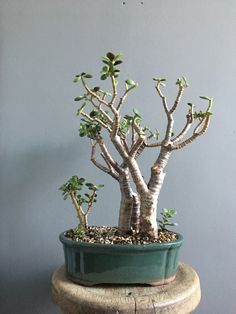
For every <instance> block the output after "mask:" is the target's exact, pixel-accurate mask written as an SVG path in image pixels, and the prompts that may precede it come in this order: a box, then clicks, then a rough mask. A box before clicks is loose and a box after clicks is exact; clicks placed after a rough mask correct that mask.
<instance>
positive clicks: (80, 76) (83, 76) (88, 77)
mask: <svg viewBox="0 0 236 314" xmlns="http://www.w3.org/2000/svg"><path fill="white" fill-rule="evenodd" d="M92 77H93V76H92V75H91V74H88V73H85V72H82V73H81V74H77V75H76V76H75V78H74V80H73V82H74V83H78V82H79V81H80V80H81V79H82V78H87V79H90V78H92Z"/></svg>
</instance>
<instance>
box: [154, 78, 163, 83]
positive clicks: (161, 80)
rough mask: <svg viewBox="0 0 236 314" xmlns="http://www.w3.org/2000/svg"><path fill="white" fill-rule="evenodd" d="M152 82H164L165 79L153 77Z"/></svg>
mask: <svg viewBox="0 0 236 314" xmlns="http://www.w3.org/2000/svg"><path fill="white" fill-rule="evenodd" d="M153 81H156V82H159V83H160V82H166V79H165V78H158V77H154V78H153Z"/></svg>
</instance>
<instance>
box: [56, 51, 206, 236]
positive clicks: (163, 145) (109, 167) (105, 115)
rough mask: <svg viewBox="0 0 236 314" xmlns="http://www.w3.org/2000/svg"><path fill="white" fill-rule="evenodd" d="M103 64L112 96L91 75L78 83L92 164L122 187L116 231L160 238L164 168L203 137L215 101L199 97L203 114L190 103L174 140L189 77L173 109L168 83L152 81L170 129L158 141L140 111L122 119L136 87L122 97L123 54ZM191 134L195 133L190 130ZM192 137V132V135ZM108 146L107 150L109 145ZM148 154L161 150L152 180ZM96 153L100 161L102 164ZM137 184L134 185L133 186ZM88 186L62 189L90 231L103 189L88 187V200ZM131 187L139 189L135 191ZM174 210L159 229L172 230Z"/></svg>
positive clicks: (72, 183) (77, 183) (77, 182)
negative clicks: (145, 169)
mask: <svg viewBox="0 0 236 314" xmlns="http://www.w3.org/2000/svg"><path fill="white" fill-rule="evenodd" d="M102 62H103V63H104V64H105V65H104V66H103V68H102V70H101V80H107V79H109V80H110V82H111V92H106V91H103V90H102V89H101V88H100V87H99V86H95V87H94V86H90V84H89V83H88V80H89V79H91V78H92V75H90V74H88V73H84V72H83V73H81V74H77V75H76V76H75V78H74V82H75V83H80V84H81V85H82V88H83V93H82V95H81V96H78V97H76V98H75V101H78V102H80V101H82V102H83V103H82V105H81V106H80V108H79V109H78V111H77V115H79V116H80V117H81V123H80V128H79V134H80V136H81V137H87V138H88V139H89V142H90V147H91V161H92V163H93V164H94V165H95V166H96V167H97V168H99V169H100V170H101V171H103V172H105V173H107V174H108V175H110V176H111V177H112V178H114V180H115V181H116V182H117V183H118V184H119V188H120V192H121V201H120V210H119V222H118V231H119V233H120V234H126V233H129V232H136V233H140V234H144V235H147V236H149V237H152V238H157V237H158V225H157V220H156V217H157V205H158V199H159V195H160V191H161V188H162V185H163V182H164V178H165V168H166V165H167V163H168V160H169V158H170V156H171V154H172V153H174V152H175V151H176V150H179V149H183V148H184V147H186V146H187V145H189V144H191V143H192V142H193V141H194V140H196V139H197V138H198V137H200V136H201V135H203V134H204V133H205V132H206V131H207V129H208V127H209V123H210V119H211V115H212V113H211V108H212V99H211V98H209V97H205V96H201V97H200V98H201V99H203V100H204V101H206V109H205V110H204V111H196V110H195V106H194V105H193V104H192V103H188V109H187V114H186V121H185V125H184V126H183V129H182V130H181V131H180V132H179V134H177V135H174V133H173V127H174V113H175V111H176V109H177V108H178V106H179V104H180V101H181V97H182V95H183V93H184V91H185V89H186V88H187V87H188V86H189V84H188V82H187V80H186V78H185V77H182V78H179V79H177V81H176V85H177V95H176V99H175V101H174V103H173V104H171V105H170V104H168V103H167V98H166V96H165V94H164V92H163V87H164V86H165V81H166V79H164V78H154V79H153V80H154V81H155V89H156V92H157V95H158V96H159V97H160V99H161V103H162V106H163V109H164V112H165V115H166V121H167V123H166V130H165V133H164V135H163V137H162V138H160V135H159V132H158V131H157V130H155V131H153V130H151V129H150V128H149V127H147V126H145V125H144V124H143V122H142V117H141V115H140V113H139V112H138V110H136V109H134V110H133V112H132V113H131V114H125V115H123V114H122V112H121V111H122V109H123V107H124V104H125V100H126V98H127V96H128V95H129V93H131V92H132V91H133V90H134V89H135V88H136V87H137V86H138V84H137V83H135V82H134V81H133V80H130V79H127V80H126V81H125V82H124V89H123V93H121V95H119V96H118V90H117V86H118V77H119V74H120V69H119V68H118V66H119V65H120V64H121V63H122V55H121V54H114V53H111V52H108V53H107V54H106V56H105V57H103V58H102ZM191 129H192V131H191ZM189 132H191V134H190V135H188V134H189ZM108 142H110V143H111V144H112V145H113V146H114V148H115V150H116V151H117V153H118V154H119V156H120V159H121V162H118V161H117V160H116V159H115V158H114V156H112V154H111V152H110V151H109V149H108V145H107V143H108ZM110 143H109V145H110ZM146 149H155V150H157V156H156V160H155V161H154V163H153V164H151V165H150V177H149V178H148V179H147V180H145V178H144V177H143V175H142V173H141V170H140V167H139V163H138V158H139V156H140V155H141V154H142V153H143V151H144V150H146ZM98 152H99V153H100V156H101V158H100V159H98ZM131 180H132V181H133V183H134V185H132V186H131V183H130V181H131ZM83 183H84V179H83V178H78V177H76V176H74V177H72V178H71V179H70V180H69V181H68V182H67V183H66V184H64V185H63V186H62V187H61V189H62V190H63V193H64V196H65V197H67V196H68V195H69V196H70V197H71V199H72V201H73V204H74V205H75V208H76V210H77V214H78V217H79V219H80V223H81V224H82V225H83V226H84V227H87V214H88V213H89V212H90V210H91V208H92V204H93V202H94V201H95V200H96V195H97V194H96V193H97V190H98V189H99V188H100V187H101V186H100V185H98V186H96V185H93V184H87V186H88V188H89V189H90V191H91V194H85V197H82V196H81V195H79V194H78V195H77V191H78V190H80V189H81V187H82V185H83ZM133 186H134V187H135V188H133ZM83 203H86V204H87V210H86V211H83V210H82V204H83ZM174 214H175V211H173V210H172V211H168V210H165V211H164V213H163V215H164V217H163V218H166V219H167V220H165V219H164V220H163V221H162V224H161V228H162V229H164V228H165V226H166V225H168V220H169V218H171V217H172V216H173V215H174Z"/></svg>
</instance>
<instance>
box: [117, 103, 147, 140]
mask: <svg viewBox="0 0 236 314" xmlns="http://www.w3.org/2000/svg"><path fill="white" fill-rule="evenodd" d="M141 121H142V117H141V116H140V113H139V111H138V110H137V109H133V115H132V116H131V115H125V116H124V119H123V120H121V122H120V127H119V132H120V135H121V136H122V137H124V136H126V135H127V133H128V131H129V129H130V127H134V125H137V126H140V124H141Z"/></svg>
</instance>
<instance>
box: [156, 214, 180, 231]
mask: <svg viewBox="0 0 236 314" xmlns="http://www.w3.org/2000/svg"><path fill="white" fill-rule="evenodd" d="M176 214H177V211H176V210H175V209H168V208H163V209H162V213H161V216H162V218H161V219H159V220H158V222H159V228H160V229H161V230H162V231H165V230H167V227H174V226H177V225H178V224H177V223H176V222H170V219H171V218H173V217H174V216H175V215H176Z"/></svg>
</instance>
